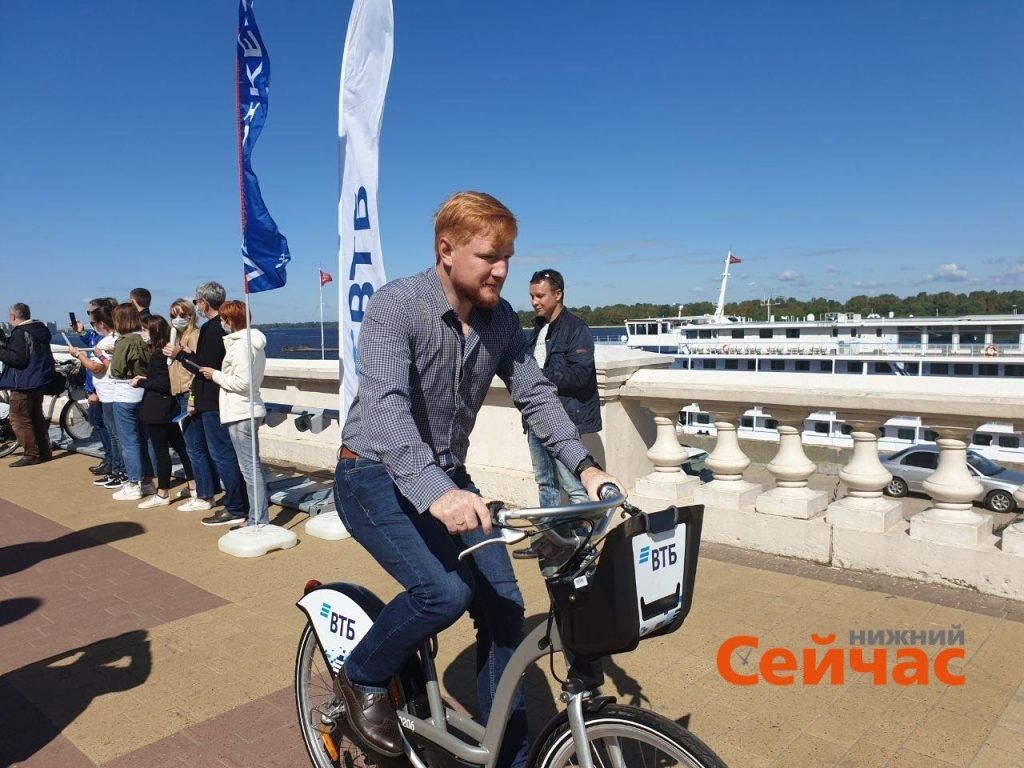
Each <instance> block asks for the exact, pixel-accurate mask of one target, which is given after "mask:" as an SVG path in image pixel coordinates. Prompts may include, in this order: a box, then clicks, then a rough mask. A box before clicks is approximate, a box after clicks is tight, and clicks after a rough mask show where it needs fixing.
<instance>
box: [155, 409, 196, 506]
mask: <svg viewBox="0 0 1024 768" xmlns="http://www.w3.org/2000/svg"><path fill="white" fill-rule="evenodd" d="M147 426H148V427H149V439H150V441H151V442H152V443H153V449H154V450H155V451H156V478H157V488H159V489H160V490H161V491H166V490H168V489H169V488H170V487H171V448H173V449H174V452H175V453H176V454H178V456H180V457H181V466H182V467H184V468H185V477H186V478H187V479H188V480H191V479H192V462H191V461H189V460H188V451H186V450H185V436H184V435H183V434H181V427H179V426H178V425H177V424H174V423H170V424H148V425H147Z"/></svg>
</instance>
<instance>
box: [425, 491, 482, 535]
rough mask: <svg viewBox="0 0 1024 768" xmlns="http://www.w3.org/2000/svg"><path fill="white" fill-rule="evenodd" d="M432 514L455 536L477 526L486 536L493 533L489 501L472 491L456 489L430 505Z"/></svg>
mask: <svg viewBox="0 0 1024 768" xmlns="http://www.w3.org/2000/svg"><path fill="white" fill-rule="evenodd" d="M430 514H432V515H433V516H434V517H436V518H437V519H438V520H440V521H441V522H442V523H444V527H445V528H447V529H448V533H450V534H452V535H453V536H454V535H456V534H460V533H466V532H467V531H472V530H473V529H475V528H476V527H477V526H480V527H481V528H483V531H484V533H485V534H488V535H490V533H491V511H490V510H489V509H488V508H487V499H484V498H481V497H480V496H478V495H477V494H475V493H471V492H470V491H461V490H458V489H454V490H451V491H448V493H446V494H444V495H443V496H441V497H440V498H439V499H438V500H437V501H435V502H434V503H433V504H431V505H430Z"/></svg>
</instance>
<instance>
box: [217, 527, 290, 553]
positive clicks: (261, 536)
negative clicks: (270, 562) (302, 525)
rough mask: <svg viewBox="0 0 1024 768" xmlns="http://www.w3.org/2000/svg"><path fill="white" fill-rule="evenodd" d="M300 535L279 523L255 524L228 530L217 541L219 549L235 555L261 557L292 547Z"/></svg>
mask: <svg viewBox="0 0 1024 768" xmlns="http://www.w3.org/2000/svg"><path fill="white" fill-rule="evenodd" d="M298 543H299V539H298V537H296V535H295V534H294V533H292V532H291V531H289V530H288V529H287V528H282V527H281V526H279V525H261V526H259V527H257V526H255V525H251V526H245V527H243V528H236V529H235V530H233V531H228V532H227V533H225V534H224V535H223V536H221V537H220V539H218V541H217V549H219V550H220V551H221V552H223V553H224V554H226V555H233V556H234V557H260V556H262V555H265V554H267V553H268V552H271V551H273V550H275V549H290V548H292V547H294V546H295V545H296V544H298Z"/></svg>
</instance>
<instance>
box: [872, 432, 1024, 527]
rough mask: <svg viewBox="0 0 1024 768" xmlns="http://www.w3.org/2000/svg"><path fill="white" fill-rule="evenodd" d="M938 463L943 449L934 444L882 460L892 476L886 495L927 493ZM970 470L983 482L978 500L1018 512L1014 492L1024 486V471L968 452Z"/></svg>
mask: <svg viewBox="0 0 1024 768" xmlns="http://www.w3.org/2000/svg"><path fill="white" fill-rule="evenodd" d="M938 463H939V449H938V448H936V447H935V446H933V445H915V446H912V447H910V448H904V449H903V450H902V451H900V452H899V453H894V454H892V455H891V456H889V457H888V458H885V459H882V466H883V467H885V468H886V469H887V470H889V473H890V474H891V475H892V480H891V481H890V482H889V485H887V486H886V488H885V493H886V495H887V496H895V497H896V498H901V497H903V496H906V495H907V494H908V493H909V492H910V491H917V492H919V493H924V492H925V490H924V481H925V480H926V479H928V477H929V476H930V475H931V474H932V473H933V472H934V471H935V468H936V467H937V466H938ZM967 469H968V471H970V473H971V474H972V475H974V478H975V479H976V480H977V481H978V482H979V483H981V488H982V490H981V493H980V494H978V496H977V497H976V498H975V501H977V502H980V503H981V504H984V505H985V508H986V509H989V510H991V511H993V512H1013V511H1015V510H1016V508H1017V503H1016V502H1015V501H1014V499H1013V492H1014V491H1015V490H1017V487H1018V486H1020V485H1021V484H1024V472H1018V471H1016V470H1013V469H1007V468H1006V467H1001V466H999V465H998V464H996V463H995V462H994V461H992V460H991V459H987V458H985V457H984V456H982V455H981V454H980V453H976V452H975V451H967Z"/></svg>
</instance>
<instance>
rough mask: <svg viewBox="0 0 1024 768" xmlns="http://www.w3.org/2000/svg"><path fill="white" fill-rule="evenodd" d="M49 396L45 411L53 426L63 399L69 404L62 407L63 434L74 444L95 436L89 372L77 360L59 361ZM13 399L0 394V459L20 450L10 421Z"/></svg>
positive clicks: (3, 393) (47, 391)
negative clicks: (90, 411)
mask: <svg viewBox="0 0 1024 768" xmlns="http://www.w3.org/2000/svg"><path fill="white" fill-rule="evenodd" d="M45 394H47V395H49V396H50V401H49V405H48V406H47V407H46V408H45V410H44V414H43V415H44V416H45V417H46V420H47V421H48V422H50V423H53V415H54V413H55V411H56V410H57V403H58V402H60V400H61V398H62V397H64V398H66V402H65V403H64V405H63V406H62V407H61V410H60V415H59V416H58V418H57V424H59V425H60V429H61V432H62V433H63V434H65V435H67V436H68V437H70V438H71V439H72V440H85V439H88V438H89V437H90V436H91V435H92V424H91V423H90V422H89V397H88V394H87V393H86V391H85V371H83V370H82V364H81V363H80V362H78V361H77V360H59V361H57V364H56V366H55V369H54V372H53V377H52V378H51V379H50V383H49V384H48V385H47V386H46V389H45ZM9 400H10V395H9V393H8V392H6V391H4V392H0V458H3V457H4V456H9V455H11V454H12V453H14V452H15V451H16V450H17V449H18V446H19V443H18V439H17V437H16V436H15V434H14V429H13V428H12V427H11V421H10V406H9V405H8V403H9Z"/></svg>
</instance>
